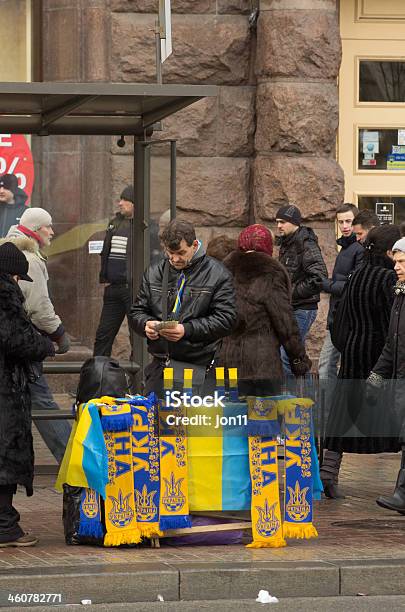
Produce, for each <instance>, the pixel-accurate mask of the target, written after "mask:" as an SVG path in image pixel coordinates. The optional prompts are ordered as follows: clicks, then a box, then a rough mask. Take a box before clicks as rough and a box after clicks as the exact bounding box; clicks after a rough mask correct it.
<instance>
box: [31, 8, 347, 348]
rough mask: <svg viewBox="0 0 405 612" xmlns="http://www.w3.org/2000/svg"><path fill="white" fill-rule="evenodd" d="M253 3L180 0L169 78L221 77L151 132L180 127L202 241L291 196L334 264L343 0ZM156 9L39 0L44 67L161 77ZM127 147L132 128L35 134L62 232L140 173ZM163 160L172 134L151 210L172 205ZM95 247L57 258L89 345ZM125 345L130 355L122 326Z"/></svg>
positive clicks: (54, 76) (157, 169)
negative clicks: (211, 94) (120, 141)
mask: <svg viewBox="0 0 405 612" xmlns="http://www.w3.org/2000/svg"><path fill="white" fill-rule="evenodd" d="M258 6H259V0H172V12H173V15H172V28H173V48H174V52H173V55H172V56H171V57H170V58H169V59H168V60H167V61H166V62H165V64H164V68H163V81H164V83H188V84H215V85H218V86H219V95H218V97H217V98H216V99H212V98H207V99H205V100H202V101H200V102H198V103H196V104H194V105H192V106H191V107H190V108H189V109H186V110H184V111H181V112H179V113H177V114H176V115H174V116H172V117H170V118H168V119H166V120H165V121H164V122H163V131H162V132H155V134H154V135H153V138H154V139H155V140H159V139H166V138H175V139H177V151H178V161H177V197H178V209H179V214H181V215H182V216H185V217H187V218H188V219H190V220H191V221H192V222H193V223H194V224H195V225H196V227H197V229H198V233H199V235H200V236H201V237H202V238H203V240H204V242H205V243H207V241H208V240H209V239H210V238H211V237H212V236H213V235H215V234H218V233H222V232H224V231H226V233H228V234H232V235H237V234H238V232H239V230H240V228H241V227H244V226H245V225H246V224H248V223H249V222H252V221H254V220H256V221H259V222H263V223H265V224H267V225H269V226H270V227H272V226H273V225H274V216H275V212H276V210H277V209H278V207H279V206H281V205H283V204H285V203H287V202H288V201H292V202H295V203H296V204H297V205H298V206H299V207H300V208H301V210H302V211H303V215H304V218H305V221H306V222H308V224H310V225H311V226H312V227H313V228H314V229H315V231H316V232H317V234H318V236H319V238H320V243H321V247H322V249H323V252H324V254H325V256H326V259H327V261H328V264H329V265H331V264H332V263H333V260H334V257H335V255H336V250H335V242H334V238H335V236H334V225H333V222H332V221H331V220H332V219H333V211H334V209H335V208H336V206H337V205H338V204H339V203H340V202H341V201H342V198H343V175H342V171H341V169H340V168H339V166H338V165H337V163H336V161H335V159H334V157H335V150H334V148H335V138H336V128H337V123H338V93H337V86H336V77H337V74H338V70H339V65H340V52H341V50H340V37H339V26H338V15H337V10H336V0H261V1H260V14H259V18H258V22H257V29H256V28H255V27H251V25H250V23H249V17H250V15H251V13H252V11H253V9H254V8H255V7H258ZM157 10H158V0H44V1H43V15H44V25H43V48H44V79H45V80H55V81H63V80H65V81H103V80H105V81H109V80H111V81H115V82H155V78H156V77H155V39H154V32H153V30H154V22H155V19H156V14H157ZM131 151H132V143H131V140H130V139H128V142H127V146H126V147H125V148H124V149H120V148H118V147H117V146H116V139H107V138H104V139H103V138H98V139H94V140H92V139H89V138H87V139H83V138H78V137H72V138H68V139H67V138H63V139H62V138H60V139H57V138H55V139H52V140H51V139H49V140H46V139H45V140H44V141H43V142H42V143H41V144H40V145H38V146H37V165H38V168H39V177H40V184H41V187H40V189H39V190H37V193H36V203H37V204H39V205H40V204H41V203H44V204H46V205H47V206H48V208H50V210H51V212H54V214H55V220H56V223H57V229H58V230H59V231H60V232H61V231H66V230H68V229H69V228H71V227H72V226H74V225H75V224H76V223H84V222H87V221H90V220H91V221H93V220H94V219H96V218H103V217H104V216H109V214H111V211H112V202H113V200H114V199H116V198H117V197H118V195H119V193H120V190H121V189H122V186H123V184H125V183H126V182H129V181H131V180H132V157H131V155H130V153H131ZM168 170H169V159H168V147H167V146H163V145H159V146H157V147H156V148H155V149H154V156H153V159H152V180H153V187H152V211H153V214H154V216H155V217H156V218H158V217H159V215H160V214H161V213H162V212H164V211H165V210H166V209H167V207H168V205H169V192H168ZM62 209H63V211H64V212H63V214H62ZM88 259H89V258H88V256H87V254H86V250H85V249H81V250H77V251H74V252H72V253H71V254H69V255H68V256H64V257H63V258H59V260H56V261H54V262H53V264H52V266H53V269H54V271H55V272H56V274H54V275H53V276H54V280H53V289H54V295H56V296H59V297H57V298H56V301H57V306H58V309H59V310H60V312H61V314H62V315H63V316H64V318H65V319H66V320H67V323H68V327H69V328H70V330H71V331H72V332H73V334H74V335H75V336H76V337H77V338H78V339H79V341H81V342H83V344H86V345H87V346H91V345H92V341H93V336H94V332H95V326H96V324H97V321H98V316H99V311H100V307H101V292H100V289H99V288H98V286H97V272H98V264H99V262H98V259H97V258H96V259H94V256H93V259H92V260H91V263H90V264H89V263H88ZM52 266H51V268H52ZM67 278H68V280H66V279H67ZM66 283H68V285H69V291H68V292H67V291H66ZM60 296H62V297H60ZM76 313H77V314H76ZM89 317H90V321H89ZM324 320H325V308H324V307H323V309H322V310H321V313H320V315H319V317H318V320H317V323H316V325H315V327H314V332H313V333H312V335H311V336H312V339H311V341H310V347H311V354H312V355H313V356H317V351H318V350H319V348H320V344H321V340H322V336H323V330H324ZM116 351H117V354H119V355H127V354H128V344H127V335H126V331H125V329H124V330H123V331H122V333H121V334H120V339H119V342H118V345H117V347H116Z"/></svg>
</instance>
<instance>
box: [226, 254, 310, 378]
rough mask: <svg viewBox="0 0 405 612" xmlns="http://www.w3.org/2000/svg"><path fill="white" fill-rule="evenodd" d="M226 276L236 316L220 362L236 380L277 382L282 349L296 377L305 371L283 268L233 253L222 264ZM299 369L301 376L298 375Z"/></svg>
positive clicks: (254, 256)
mask: <svg viewBox="0 0 405 612" xmlns="http://www.w3.org/2000/svg"><path fill="white" fill-rule="evenodd" d="M223 263H224V264H225V265H226V266H227V268H228V269H229V270H230V271H231V272H232V274H233V277H234V284H235V290H236V300H237V302H236V304H237V312H238V323H237V327H236V329H235V330H234V332H233V333H232V335H231V336H229V337H227V338H224V340H223V345H222V354H221V363H222V364H223V365H224V366H225V367H226V368H228V367H234V368H235V367H236V368H238V378H239V379H240V380H258V379H269V380H272V381H279V380H280V379H281V378H282V377H283V370H282V364H281V359H280V346H281V345H283V346H284V348H285V350H286V352H287V355H288V357H289V359H290V361H291V362H293V360H294V359H304V361H302V362H300V363H296V364H291V365H292V370H293V372H294V373H295V374H296V375H299V374H303V373H304V372H305V371H307V370H308V369H309V364H310V362H309V360H308V359H307V358H306V356H305V349H304V346H303V344H302V342H301V338H300V334H299V330H298V326H297V323H296V321H295V318H294V314H293V309H292V305H291V286H290V280H289V276H288V273H287V271H286V269H285V268H284V266H282V265H281V264H280V263H279V262H278V261H276V260H275V259H273V258H272V257H270V256H269V255H266V254H265V253H256V252H252V253H244V252H242V251H234V252H233V253H231V254H230V255H229V256H228V257H227V258H226V259H225V261H224V262H223ZM302 370H303V371H302Z"/></svg>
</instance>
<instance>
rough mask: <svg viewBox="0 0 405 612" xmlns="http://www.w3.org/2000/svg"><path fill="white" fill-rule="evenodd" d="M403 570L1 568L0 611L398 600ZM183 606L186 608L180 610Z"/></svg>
mask: <svg viewBox="0 0 405 612" xmlns="http://www.w3.org/2000/svg"><path fill="white" fill-rule="evenodd" d="M73 553H74V551H73V552H72V554H73ZM147 557H148V549H145V559H147ZM404 570H405V558H404V559H375V560H359V561H356V560H353V561H345V560H335V561H333V560H331V561H330V562H322V561H319V562H318V561H297V562H292V561H263V562H252V563H248V562H235V563H229V562H227V563H225V562H202V563H201V562H200V563H185V562H179V563H141V562H136V563H133V564H128V563H127V564H125V565H124V564H118V563H116V562H114V563H113V564H111V565H110V566H106V565H88V566H87V567H80V568H76V567H74V566H73V567H72V566H59V567H40V568H38V567H36V568H14V569H9V570H0V607H1V606H3V607H5V606H9V600H8V599H7V595H8V594H12V595H15V594H21V593H54V594H59V593H60V594H61V599H60V601H57V602H56V603H61V604H70V605H72V604H80V602H81V601H82V600H84V599H90V600H91V601H92V602H93V604H101V603H103V604H116V603H131V602H134V603H136V602H138V603H140V602H154V603H153V605H154V606H155V608H154V609H156V608H157V607H159V606H160V605H161V604H158V603H157V602H158V596H161V597H163V599H164V600H165V601H166V602H169V601H172V602H176V604H174V605H175V606H177V607H174V608H173V609H176V610H177V609H180V608H178V606H179V604H178V602H179V601H184V602H193V603H194V609H195V608H196V606H195V602H200V601H204V602H207V604H206V605H207V606H208V605H211V604H209V603H208V602H215V601H217V600H224V604H225V602H230V601H232V600H238V601H243V600H246V601H248V602H249V601H250V602H255V599H256V597H257V594H258V592H259V591H260V590H261V589H266V590H268V591H269V592H270V593H271V594H272V595H275V596H276V597H278V598H279V599H280V600H282V599H283V598H287V597H292V598H296V599H295V600H294V602H296V603H295V605H298V607H299V608H300V610H302V608H301V602H302V599H303V598H305V597H312V598H319V597H321V598H325V597H338V596H352V597H355V596H356V595H357V594H359V593H362V594H365V595H367V596H381V595H385V596H388V595H389V596H392V595H403V596H405V581H404V579H403V576H404ZM360 599H362V598H359V601H360ZM365 599H366V598H365ZM367 599H368V598H367ZM17 603H18V602H17ZM34 603H35V602H34ZM31 605H32V602H31ZM182 605H183V606H185V607H184V609H185V610H187V606H186V604H185V603H184V604H182ZM255 605H256V606H257V604H256V602H255ZM14 606H15V603H14ZM132 609H134V608H132ZM139 609H142V607H140V608H139ZM147 609H148V608H147V607H145V610H147ZM168 609H171V608H168ZM197 609H204V608H199V607H198V608H197ZM206 609H210V608H206ZM212 609H215V608H212ZM221 609H222V610H224V609H225V608H221ZM277 609H279V608H277ZM290 609H291V608H290ZM324 609H327V610H329V608H327V607H324ZM383 609H387V608H383ZM391 609H394V608H390V610H391Z"/></svg>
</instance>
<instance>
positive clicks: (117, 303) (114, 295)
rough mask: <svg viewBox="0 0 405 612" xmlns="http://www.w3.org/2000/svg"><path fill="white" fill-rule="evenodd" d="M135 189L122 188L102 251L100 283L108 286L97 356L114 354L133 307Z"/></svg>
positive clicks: (96, 343)
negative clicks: (119, 334)
mask: <svg viewBox="0 0 405 612" xmlns="http://www.w3.org/2000/svg"><path fill="white" fill-rule="evenodd" d="M134 199H135V198H134V188H133V186H132V185H128V186H127V187H125V189H124V190H123V191H122V193H121V196H120V200H119V203H118V208H119V211H118V212H117V214H116V215H115V217H114V219H112V220H111V221H110V223H109V224H108V227H107V232H106V235H105V238H104V244H103V249H102V251H101V271H100V283H102V284H104V285H105V289H104V298H103V309H102V311H101V317H100V322H99V324H98V328H97V332H96V339H95V343H94V351H93V353H94V355H95V356H96V355H105V356H107V357H109V356H110V355H111V351H112V346H113V343H114V340H115V337H116V335H117V334H118V332H119V329H120V327H121V325H122V322H123V320H124V318H125V316H126V315H127V316H128V313H129V310H130V307H131V278H130V261H131V252H132V249H131V241H132V220H133V216H134Z"/></svg>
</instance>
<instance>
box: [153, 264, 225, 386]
mask: <svg viewBox="0 0 405 612" xmlns="http://www.w3.org/2000/svg"><path fill="white" fill-rule="evenodd" d="M169 267H170V264H169V262H168V261H167V260H166V262H165V266H164V269H163V280H162V320H163V321H167V297H168V288H169ZM166 347H167V348H166V352H167V357H166V361H165V366H166V367H168V368H173V383H174V386H175V387H183V382H184V370H185V369H191V370H193V388H194V389H196V390H202V387H203V385H204V382H205V377H206V374H207V371H208V370H209V369H210V367H211V366H208V367H207V366H202V365H196V364H194V363H188V362H186V361H178V360H177V359H172V358H171V357H170V355H169V344H168V343H167V342H166ZM212 363H213V361H212ZM212 363H211V365H212Z"/></svg>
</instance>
